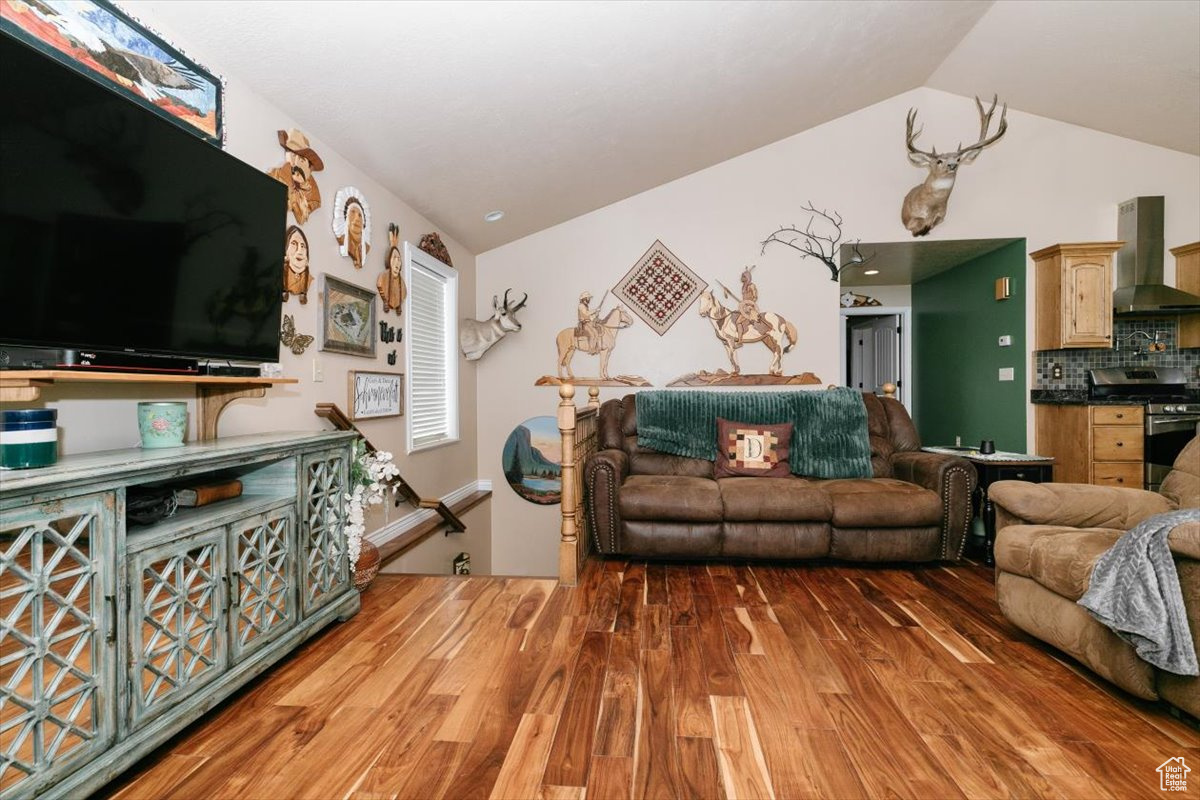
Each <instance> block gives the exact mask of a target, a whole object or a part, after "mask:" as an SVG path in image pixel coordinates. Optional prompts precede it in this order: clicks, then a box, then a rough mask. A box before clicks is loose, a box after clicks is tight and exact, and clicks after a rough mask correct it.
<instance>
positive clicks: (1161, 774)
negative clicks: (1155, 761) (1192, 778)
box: [1156, 756, 1192, 792]
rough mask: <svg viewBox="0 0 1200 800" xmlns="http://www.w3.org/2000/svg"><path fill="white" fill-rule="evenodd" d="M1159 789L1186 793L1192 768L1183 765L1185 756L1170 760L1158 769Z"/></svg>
mask: <svg viewBox="0 0 1200 800" xmlns="http://www.w3.org/2000/svg"><path fill="white" fill-rule="evenodd" d="M1156 771H1157V772H1158V780H1159V784H1158V788H1160V789H1162V790H1163V791H1164V792H1186V791H1187V776H1188V773H1189V772H1191V771H1192V768H1191V767H1189V766H1188V765H1187V764H1185V763H1183V756H1175V757H1174V758H1168V759H1167V760H1166V761H1164V762H1163V763H1162V764H1160V765H1159V767H1158V769H1157V770H1156Z"/></svg>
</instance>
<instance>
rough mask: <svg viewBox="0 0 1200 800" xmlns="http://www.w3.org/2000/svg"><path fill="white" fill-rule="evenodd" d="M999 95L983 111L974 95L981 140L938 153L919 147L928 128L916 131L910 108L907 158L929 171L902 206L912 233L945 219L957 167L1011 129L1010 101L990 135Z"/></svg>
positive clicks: (914, 113)
mask: <svg viewBox="0 0 1200 800" xmlns="http://www.w3.org/2000/svg"><path fill="white" fill-rule="evenodd" d="M997 100H998V98H997V97H996V96H995V95H992V107H991V108H989V109H988V110H987V111H984V110H983V103H981V102H979V98H978V97H976V98H975V107H976V108H977V109H978V110H979V140H978V141H977V142H975V144H973V145H971V146H970V147H963V146H962V142H959V143H958V149H957V150H955V151H954V152H952V153H942V154H941V155H939V154H938V151H937V148H936V147H934V148H933V149H931V150H930V151H929V152H925V151H924V150H918V149H917V145H916V142H917V137H918V136H920V135H921V131H923V130H925V127H924V126H921V127H920V128H918V129H917V130H916V132H915V133H914V132H913V123H915V122H916V121H917V110H916V109H915V108H910V109H909V110H908V121H907V123H906V125H905V137H904V144H905V146H906V147H907V148H908V160H909V162H911V163H912V165H913V166H915V167H924V168H925V169H928V170H929V175H928V176H926V178H925V182H924V183H921V184H919V185H917V186H914V187H913V188H912V189H910V190H909V192H908V194H907V195H905V196H904V205H903V206H901V207H900V219H901V221H903V222H904V227H905V228H907V229H908V231H909V233H911V234H912V235H913V236H924V235H925V234H927V233H929V232H930V231H931V230H933V229H934V227H936V226H937V225H938V223H940V222H941V221H942V220H943V219H945V218H946V203H947V202H948V201H949V200H950V192H951V191H953V190H954V179H955V178H956V177H957V176H958V168H959V166H960V165H962V164H970V163H971V162H973V161H974V160H975V159H976V158H978V157H979V154H980V153H982V152H983V148H985V147H987V146H989V145H993V144H995V143H996V142H998V141H1000V137H1001V136H1003V135H1004V132H1005V131H1007V130H1008V120H1007V119H1006V117H1007V116H1008V103H1005V104H1004V108H1003V109H1001V111H1000V125H999V126H998V127H997V128H996V132H995V133H994V134H992V135H991V136H988V129H989V128H990V127H991V125H992V115H993V114H995V113H996V102H997Z"/></svg>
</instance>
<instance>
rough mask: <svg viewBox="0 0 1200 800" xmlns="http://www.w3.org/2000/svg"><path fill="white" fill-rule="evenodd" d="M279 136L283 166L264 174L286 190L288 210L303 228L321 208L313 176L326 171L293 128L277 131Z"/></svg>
mask: <svg viewBox="0 0 1200 800" xmlns="http://www.w3.org/2000/svg"><path fill="white" fill-rule="evenodd" d="M278 136H279V146H280V147H282V148H283V149H284V150H285V151H286V156H285V158H284V162H283V163H282V164H280V165H279V166H278V167H274V168H273V169H270V170H267V174H268V175H270V176H271V177H272V178H274V179H275V180H277V181H279V182H280V183H282V184H283V185H284V186H286V187H287V190H288V210H289V211H291V212H292V216H293V217H295V218H296V222H297V223H299V224H301V225H303V224H304V223H306V222H308V217H309V215H310V214H311V213H312V212H314V211H316V210H317V209H318V208H320V207H321V190H320V189H319V188H318V187H317V179H316V178H315V177H313V173H314V172H320V171H321V170H323V169H325V162H323V161H321V157H320V156H319V155H317V153H316V151H315V150H313V149H312V148H311V147H309V144H308V137H307V136H305V135H304V134H303V133H301V132H300V131H298V130H296V129H295V128H293V129H292V130H290V131H279V132H278Z"/></svg>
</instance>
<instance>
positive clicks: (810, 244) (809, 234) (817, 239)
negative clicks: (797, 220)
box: [762, 201, 875, 281]
mask: <svg viewBox="0 0 1200 800" xmlns="http://www.w3.org/2000/svg"><path fill="white" fill-rule="evenodd" d="M803 210H804V211H807V212H809V213H810V214H812V216H810V217H809V218H808V225H806V226H805V227H804V230H800V229H799V228H797V227H795V226H794V225H789V226H787V227H784V228H780V229H779V230H777V231H775V232H774V233H772V234H771V235H770V236H768V237H767V238H766V239H765V240H764V241H763V243H762V252H764V253H765V252H766V250H767V245H769V244H770V243H771V242H776V243H778V244H785V245H787V246H788V247H790V248H792V249H793V250H796V251H798V252H799V253H800V254H801V255H802V256H805V257H807V256H812V257H813V258H815V259H817V260H819V261H821V262H822V263H823V264H825V266H827V267H829V272H830V278H829V279H830V280H832V281H836V280H837V279H838V273H840V272H841V271H842V267H839V266H838V264H837V254H838V245H839V244H841V241H842V215H841V214H839V213H838V212H837V211H834V212H833V214H832V215H831V214H829V212H828V211H818V210H817V209H816V207H814V206H813V204H812V201H809V203H808V205H807V206H804V208H803ZM817 217H821V218H822V219H824V220H825V221H826V222H828V223H829V225H831V226H832V227H833V230H834V234H833V235H832V236H822V235H821V234H820V233H817V232H815V231H814V230H813V229H812V225H813V221H814V220H815V219H816V218H817ZM788 234H794V235H792V236H790V237H789V236H788ZM826 244H828V245H829V252H825V245H826ZM854 253H855V255H856V256H857V258H856V259H854V260H853V261H852V262H851V263H854V264H865V263H866V262H867V261H870V260H871V258H874V257H875V256H874V255H872V256H871V257H870V258H863V257H862V253H860V252H858V240H857V239H856V240H855V241H854Z"/></svg>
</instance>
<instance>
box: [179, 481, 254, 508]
mask: <svg viewBox="0 0 1200 800" xmlns="http://www.w3.org/2000/svg"><path fill="white" fill-rule="evenodd" d="M241 496H242V482H241V481H221V482H220V483H206V484H204V485H203V486H189V487H188V488H186V489H176V490H175V501H176V502H177V503H179V505H181V506H188V507H194V506H206V505H208V504H209V503H216V502H219V501H221V500H232V499H233V498H235V497H241Z"/></svg>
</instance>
